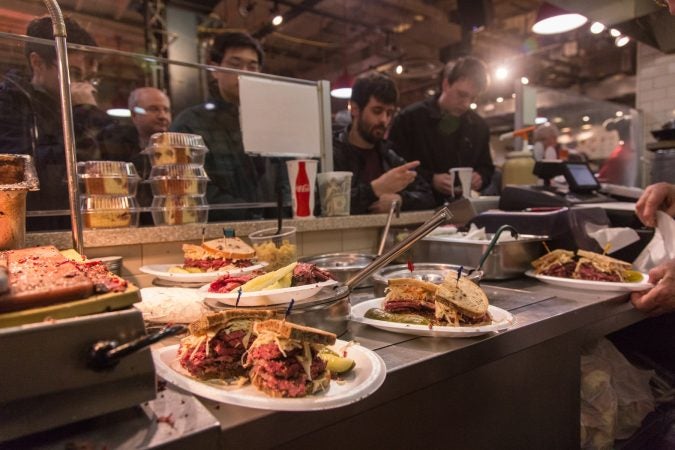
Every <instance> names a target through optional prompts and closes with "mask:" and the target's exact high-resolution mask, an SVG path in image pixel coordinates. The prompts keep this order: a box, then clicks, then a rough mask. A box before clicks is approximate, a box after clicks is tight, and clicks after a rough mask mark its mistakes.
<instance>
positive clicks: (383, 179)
mask: <svg viewBox="0 0 675 450" xmlns="http://www.w3.org/2000/svg"><path fill="white" fill-rule="evenodd" d="M419 165H420V162H419V161H411V162H409V163H405V164H402V165H400V166H398V167H394V168H393V169H391V170H388V171H387V172H385V173H383V174H382V175H380V176H379V177H377V178H375V179H374V180H373V181H371V182H370V185H371V186H372V187H373V192H374V193H375V195H376V196H377V197H378V198H380V197H382V196H383V195H384V194H395V193H397V192H400V191H402V190H403V189H405V188H406V187H407V186H408V185H409V184H410V183H412V182H413V181H415V177H416V176H417V172H415V171H414V170H412V169H414V168H415V167H417V166H419Z"/></svg>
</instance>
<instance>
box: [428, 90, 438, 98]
mask: <svg viewBox="0 0 675 450" xmlns="http://www.w3.org/2000/svg"><path fill="white" fill-rule="evenodd" d="M427 95H428V96H429V97H431V96H432V95H436V89H427Z"/></svg>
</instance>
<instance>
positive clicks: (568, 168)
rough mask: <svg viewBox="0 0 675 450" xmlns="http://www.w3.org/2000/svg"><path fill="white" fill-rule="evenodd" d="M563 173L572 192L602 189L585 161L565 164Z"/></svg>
mask: <svg viewBox="0 0 675 450" xmlns="http://www.w3.org/2000/svg"><path fill="white" fill-rule="evenodd" d="M563 175H564V176H565V179H566V180H567V184H568V185H569V188H570V192H575V193H577V192H579V193H583V192H592V191H597V190H598V189H600V183H599V182H598V180H597V179H596V178H595V175H593V172H591V168H590V167H588V164H586V163H584V162H568V163H565V164H564V168H563Z"/></svg>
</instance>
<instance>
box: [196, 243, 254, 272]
mask: <svg viewBox="0 0 675 450" xmlns="http://www.w3.org/2000/svg"><path fill="white" fill-rule="evenodd" d="M183 256H184V258H185V261H184V262H183V269H190V268H196V269H199V271H201V272H212V271H217V270H227V269H237V268H242V267H249V266H251V265H253V261H252V259H253V258H254V257H255V250H253V248H252V247H251V246H250V245H248V244H247V243H246V242H244V241H242V240H241V239H239V238H238V237H232V238H230V237H223V238H219V239H213V240H211V241H206V242H204V243H202V245H193V244H183Z"/></svg>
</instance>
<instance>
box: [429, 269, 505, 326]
mask: <svg viewBox="0 0 675 450" xmlns="http://www.w3.org/2000/svg"><path fill="white" fill-rule="evenodd" d="M434 300H435V302H436V319H438V320H439V321H441V322H443V323H447V324H448V325H449V326H455V327H456V326H468V325H471V326H481V325H489V324H491V323H492V318H491V317H490V314H489V313H488V307H489V306H490V304H489V302H488V298H487V295H485V292H484V291H483V289H481V287H480V286H478V285H477V284H476V283H474V282H473V281H471V280H469V279H468V278H466V277H460V278H459V280H457V274H456V272H452V271H450V272H448V274H447V275H446V276H445V279H444V280H443V282H442V283H441V284H440V285H439V286H438V289H437V290H436V295H435V296H434Z"/></svg>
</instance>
